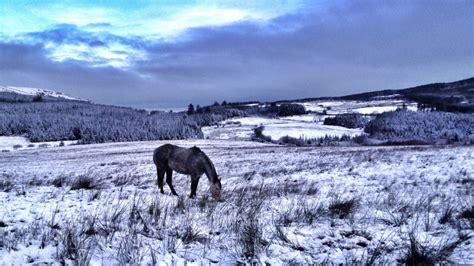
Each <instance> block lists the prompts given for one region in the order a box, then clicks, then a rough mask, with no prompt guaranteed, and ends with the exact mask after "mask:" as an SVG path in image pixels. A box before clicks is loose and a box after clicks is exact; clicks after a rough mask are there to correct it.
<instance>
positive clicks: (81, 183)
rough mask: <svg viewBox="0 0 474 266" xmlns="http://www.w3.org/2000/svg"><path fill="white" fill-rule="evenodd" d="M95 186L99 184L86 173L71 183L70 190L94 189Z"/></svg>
mask: <svg viewBox="0 0 474 266" xmlns="http://www.w3.org/2000/svg"><path fill="white" fill-rule="evenodd" d="M97 187H99V184H98V183H97V182H96V181H95V180H94V179H93V178H92V177H90V176H88V175H80V176H78V177H77V178H76V179H75V180H74V181H73V183H72V184H71V190H78V189H94V188H97Z"/></svg>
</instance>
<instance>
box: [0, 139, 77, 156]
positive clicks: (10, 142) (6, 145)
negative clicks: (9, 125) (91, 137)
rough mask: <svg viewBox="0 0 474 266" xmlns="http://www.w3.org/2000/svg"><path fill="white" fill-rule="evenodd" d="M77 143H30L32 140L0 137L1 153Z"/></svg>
mask: <svg viewBox="0 0 474 266" xmlns="http://www.w3.org/2000/svg"><path fill="white" fill-rule="evenodd" d="M76 143H77V141H76V140H64V141H48V142H30V140H29V139H28V138H25V137H15V136H0V151H1V152H9V151H16V150H24V149H35V148H48V147H60V146H67V145H72V144H76Z"/></svg>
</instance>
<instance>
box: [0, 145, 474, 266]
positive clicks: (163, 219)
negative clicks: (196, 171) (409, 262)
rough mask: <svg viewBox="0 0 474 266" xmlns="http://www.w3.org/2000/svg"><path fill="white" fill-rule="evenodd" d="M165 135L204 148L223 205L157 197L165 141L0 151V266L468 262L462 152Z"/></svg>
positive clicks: (467, 162)
mask: <svg viewBox="0 0 474 266" xmlns="http://www.w3.org/2000/svg"><path fill="white" fill-rule="evenodd" d="M172 143H174V144H177V145H181V146H187V147H190V146H192V145H197V146H199V147H201V149H202V150H203V151H205V152H206V153H207V154H208V155H209V157H210V158H211V159H212V160H213V161H214V163H215V165H216V169H217V171H218V173H219V174H220V176H221V178H222V184H223V188H224V201H223V202H215V201H213V200H212V199H211V198H209V197H208V194H209V192H208V187H209V186H208V184H207V181H206V178H205V177H203V178H202V179H201V182H200V184H199V187H198V198H197V199H189V198H187V197H186V196H187V195H188V194H189V192H190V188H189V187H190V178H189V177H187V176H184V175H179V174H177V175H175V176H174V184H175V188H176V189H177V191H178V193H179V194H180V195H182V197H180V198H177V197H173V196H170V195H169V188H168V187H165V191H166V194H165V195H161V194H159V193H158V189H157V187H156V185H155V179H156V176H155V169H154V166H153V163H152V158H151V157H152V152H153V149H154V148H156V147H157V146H159V145H161V144H164V142H130V143H114V144H97V145H84V146H68V147H61V148H50V149H31V150H19V151H16V152H7V153H0V165H1V167H0V176H1V179H0V180H1V181H0V205H1V212H0V264H7V265H10V264H27V263H30V264H39V263H51V262H52V263H56V262H66V263H72V260H75V261H76V262H77V263H79V264H81V263H87V262H90V263H91V264H93V265H94V264H95V265H97V264H103V263H107V264H111V263H115V264H126V263H141V264H146V263H149V264H152V263H157V262H162V263H163V264H170V265H171V264H181V265H182V264H184V263H185V262H187V263H189V264H192V265H199V264H202V263H204V264H212V263H219V264H235V263H236V262H238V261H240V262H244V261H247V262H249V261H252V260H254V261H259V262H261V263H270V264H283V263H286V264H288V263H304V264H307V263H335V264H336V263H337V264H339V263H346V264H354V263H376V264H394V263H399V262H401V261H402V260H403V259H406V258H409V257H410V256H409V254H410V250H411V251H413V250H415V251H416V250H418V251H420V252H424V253H425V254H426V256H427V257H429V258H433V259H434V260H435V261H441V262H446V263H453V264H454V263H459V264H473V263H474V255H473V254H474V242H473V240H472V239H469V238H470V237H471V236H472V235H473V233H474V231H473V220H472V217H471V219H469V217H468V216H466V214H465V213H466V212H465V211H466V210H471V208H472V202H473V191H474V190H473V184H474V179H473V178H474V176H473V175H474V172H473V171H474V165H473V164H474V163H473V162H474V150H473V149H472V146H465V147H351V148H342V147H336V148H335V147H324V148H296V147H283V146H275V145H267V144H259V143H253V142H239V141H222V140H220V141H219V140H196V141H174V142H172ZM79 181H82V183H80V182H79ZM81 187H83V188H81ZM84 187H89V188H90V189H84ZM471 215H472V214H471ZM411 246H412V247H415V249H413V248H412V249H410V247H411Z"/></svg>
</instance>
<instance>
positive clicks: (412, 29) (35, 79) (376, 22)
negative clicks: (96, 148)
mask: <svg viewBox="0 0 474 266" xmlns="http://www.w3.org/2000/svg"><path fill="white" fill-rule="evenodd" d="M473 70H474V1H468V0H466V1H461V0H449V1H448V0H446V1H439V0H429V1H428V0H426V1H421V0H414V1H391V0H387V1H365V0H357V1H349V0H335V1H329V0H301V1H300V0H294V1H291V0H287V1H279V0H273V1H272V0H259V1H253V0H252V1H250V0H248V1H246V0H242V1H230V0H222V1H210V0H202V1H179V0H175V1H172V0H166V1H165V0H161V1H145V0H136V1H105V0H94V1H77V0H76V1H68V0H66V1H49V0H48V1H26V0H14V1H13V0H0V85H3V86H23V87H38V88H47V89H53V90H57V91H60V92H63V93H67V94H70V95H73V96H77V97H81V98H84V99H89V100H92V101H93V102H97V103H103V104H113V105H122V106H131V107H136V108H145V109H160V108H161V109H166V108H180V107H184V106H187V104H189V103H194V104H201V105H206V104H212V103H213V102H214V101H218V102H221V101H224V100H226V101H228V102H229V101H230V102H235V101H252V100H260V101H273V100H282V99H297V98H305V97H321V96H340V95H347V94H352V93H359V92H365V91H373V90H381V89H399V88H405V87H410V86H416V85H422V84H426V83H432V82H449V81H455V80H459V79H464V78H468V77H472V76H474V71H473Z"/></svg>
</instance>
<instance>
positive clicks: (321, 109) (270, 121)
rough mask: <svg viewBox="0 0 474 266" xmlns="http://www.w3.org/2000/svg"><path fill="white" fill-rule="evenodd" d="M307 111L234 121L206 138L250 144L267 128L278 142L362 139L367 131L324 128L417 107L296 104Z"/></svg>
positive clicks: (214, 128) (400, 102) (209, 132)
mask: <svg viewBox="0 0 474 266" xmlns="http://www.w3.org/2000/svg"><path fill="white" fill-rule="evenodd" d="M294 103H297V104H301V105H303V106H304V107H305V109H306V111H307V112H308V114H304V115H295V116H288V117H275V118H265V117H240V118H232V119H228V120H225V121H222V122H220V123H219V125H218V126H210V127H203V128H202V131H203V133H204V137H205V138H209V139H226V140H249V139H250V136H251V135H252V134H253V129H254V128H255V127H257V126H260V125H263V126H264V127H265V128H264V130H263V134H264V135H265V136H269V137H270V138H271V139H272V140H275V141H277V140H278V139H280V138H281V137H284V136H290V137H293V138H302V139H314V138H324V137H325V136H331V137H342V136H344V135H346V136H352V137H354V136H358V135H362V134H363V129H362V128H359V129H350V128H345V127H340V126H331V125H324V124H323V122H324V119H325V118H326V117H333V116H335V115H338V114H345V113H360V114H364V115H368V116H369V115H374V114H378V113H383V112H387V111H394V110H396V109H397V108H402V107H403V106H404V105H405V106H406V107H407V109H408V110H412V111H416V103H413V102H407V101H403V100H394V99H389V100H387V99H386V100H373V101H334V100H333V101H322V100H319V101H309V102H294Z"/></svg>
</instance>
